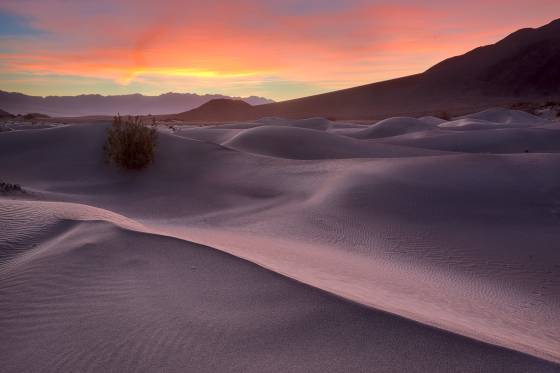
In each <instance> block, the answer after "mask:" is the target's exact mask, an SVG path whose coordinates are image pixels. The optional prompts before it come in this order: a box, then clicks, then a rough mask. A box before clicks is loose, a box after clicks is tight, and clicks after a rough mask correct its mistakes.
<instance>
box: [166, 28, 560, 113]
mask: <svg viewBox="0 0 560 373" xmlns="http://www.w3.org/2000/svg"><path fill="white" fill-rule="evenodd" d="M559 66H560V19H559V20H556V21H553V22H551V23H549V24H548V25H545V26H542V27H540V28H536V29H530V28H526V29H522V30H519V31H516V32H514V33H513V34H511V35H509V36H507V37H506V38H505V39H503V40H501V41H499V42H497V43H495V44H492V45H488V46H484V47H479V48H476V49H474V50H472V51H470V52H468V53H466V54H463V55H461V56H457V57H452V58H449V59H447V60H445V61H443V62H440V63H438V64H437V65H435V66H433V67H432V68H430V69H428V70H427V71H425V72H424V73H421V74H416V75H411V76H407V77H403V78H398V79H393V80H388V81H384V82H379V83H373V84H368V85H364V86H359V87H354V88H349V89H344V90H340V91H335V92H330V93H325V94H320V95H315V96H309V97H304V98H300V99H295V100H289V101H283V102H278V103H272V104H266V105H261V106H257V107H248V108H247V109H246V111H245V112H243V113H240V112H236V115H235V118H234V117H228V115H227V113H226V112H223V113H219V112H214V113H212V120H216V119H217V118H219V119H220V120H237V119H238V118H243V119H245V120H247V119H256V118H260V117H266V116H281V117H288V118H305V117H315V116H322V117H332V118H335V119H375V118H383V117H388V116H395V115H404V114H408V115H424V114H432V113H437V112H438V111H448V112H452V113H460V112H466V111H473V110H476V109H483V108H487V107H490V106H496V105H509V104H513V103H516V102H520V101H539V100H558V99H560V67H559ZM176 117H177V118H179V119H182V120H202V119H201V115H200V112H196V111H191V112H185V113H180V114H178V115H177V116H176Z"/></svg>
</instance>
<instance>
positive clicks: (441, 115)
mask: <svg viewBox="0 0 560 373" xmlns="http://www.w3.org/2000/svg"><path fill="white" fill-rule="evenodd" d="M436 117H438V118H441V119H443V120H447V121H449V120H451V114H449V113H448V112H447V111H440V112H439V113H437V114H436Z"/></svg>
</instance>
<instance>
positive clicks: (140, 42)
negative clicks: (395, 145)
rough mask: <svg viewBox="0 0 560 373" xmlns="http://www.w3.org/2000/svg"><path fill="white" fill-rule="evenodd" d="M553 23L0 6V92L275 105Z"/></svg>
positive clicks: (362, 11)
mask: <svg viewBox="0 0 560 373" xmlns="http://www.w3.org/2000/svg"><path fill="white" fill-rule="evenodd" d="M559 15H560V2H558V1H557V0H533V1H521V0H513V1H504V0H492V1H484V2H483V1H479V0H475V1H470V2H447V1H443V0H428V1H406V0H401V1H396V2H395V1H393V2H388V1H361V0H351V1H333V0H323V1H321V0H312V1H305V2H304V1H280V0H278V1H277V0H270V1H253V0H242V1H235V2H232V1H210V2H208V1H206V2H202V1H195V0H190V1H175V0H166V1H157V2H155V1H130V0H120V1H117V0H114V1H106V0H103V1H95V2H92V1H71V2H69V1H64V0H42V1H38V0H17V1H16V0H7V1H6V0H4V1H2V2H1V3H0V24H2V26H0V43H1V44H0V56H1V60H0V89H2V90H7V91H18V92H23V93H27V94H33V95H65V94H81V93H101V94H122V93H134V92H138V93H144V94H160V93H164V92H169V91H174V92H193V93H222V94H228V95H236V96H248V95H259V96H265V97H269V98H272V99H276V100H282V99H289V98H295V97H301V96H306V95H310V94H315V93H321V92H326V91H331V90H335V89H340V88H345V87H351V86H355V85H360V84H366V83H371V82H375V81H381V80H386V79H390V78H395V77H399V76H404V75H409V74H414V73H419V72H422V71H423V70H425V69H426V68H428V67H430V66H431V65H433V64H434V63H437V62H438V61H440V60H442V59H444V58H446V57H449V56H452V55H457V54H461V53H464V52H466V51H468V50H470V49H472V48H474V47H476V46H479V45H483V44H488V43H492V42H495V41H497V40H499V39H500V38H502V37H504V36H506V35H507V34H508V33H510V32H512V31H514V30H515V29H517V28H521V27H537V26H540V25H542V24H545V23H547V22H549V21H551V20H552V19H554V18H557V17H558V16H559Z"/></svg>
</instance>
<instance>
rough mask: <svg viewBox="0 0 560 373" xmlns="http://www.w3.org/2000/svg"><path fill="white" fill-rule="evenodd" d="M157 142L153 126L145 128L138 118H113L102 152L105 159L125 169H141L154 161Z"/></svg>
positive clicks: (118, 116)
mask: <svg viewBox="0 0 560 373" xmlns="http://www.w3.org/2000/svg"><path fill="white" fill-rule="evenodd" d="M156 142H157V132H156V129H155V125H154V124H152V125H151V126H147V125H146V124H144V122H143V121H142V119H141V118H140V117H127V118H122V117H121V116H120V115H117V116H116V117H114V118H113V125H112V126H111V128H109V131H108V133H107V141H106V143H105V146H104V151H105V155H106V157H107V159H108V160H109V161H110V162H113V163H114V164H116V165H117V166H120V167H122V168H126V169H141V168H144V167H146V166H147V165H148V164H150V163H151V162H152V161H153V160H154V154H155V149H156Z"/></svg>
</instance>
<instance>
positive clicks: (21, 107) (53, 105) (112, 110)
mask: <svg viewBox="0 0 560 373" xmlns="http://www.w3.org/2000/svg"><path fill="white" fill-rule="evenodd" d="M223 98H228V99H235V100H241V101H245V102H247V103H249V104H251V105H261V104H266V103H271V102H274V101H272V100H269V99H266V98H262V97H256V96H251V97H229V96H223V95H197V94H193V93H165V94H162V95H159V96H144V95H141V94H131V95H118V96H102V95H79V96H48V97H40V96H28V95H24V94H22V93H14V92H5V91H0V107H2V108H4V109H5V110H8V111H10V112H12V113H21V114H24V113H30V112H40V113H45V114H48V115H50V116H82V115H115V114H116V113H121V114H125V115H127V114H130V115H147V114H154V115H155V114H170V113H177V112H179V111H183V110H189V109H193V108H196V107H198V106H200V105H202V104H204V103H206V102H208V101H211V100H214V99H223Z"/></svg>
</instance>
